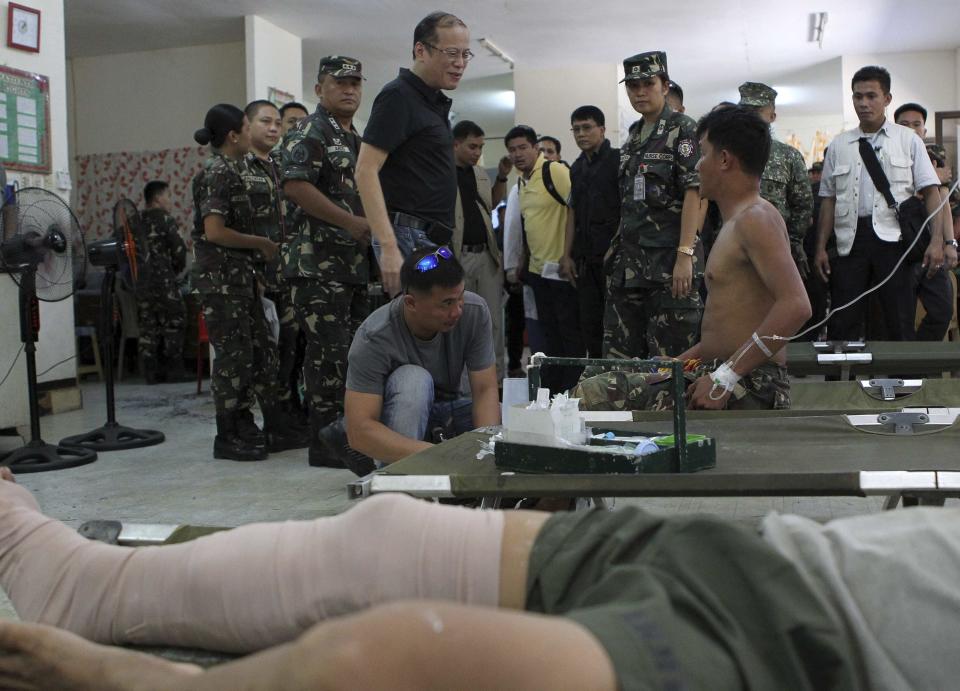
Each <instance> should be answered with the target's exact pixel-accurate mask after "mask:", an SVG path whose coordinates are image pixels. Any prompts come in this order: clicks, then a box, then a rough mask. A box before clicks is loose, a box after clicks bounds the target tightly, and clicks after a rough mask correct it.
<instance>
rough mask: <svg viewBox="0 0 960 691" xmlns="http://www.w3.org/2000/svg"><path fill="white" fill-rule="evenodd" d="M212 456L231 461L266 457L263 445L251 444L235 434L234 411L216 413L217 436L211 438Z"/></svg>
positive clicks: (259, 459) (257, 459) (256, 459)
mask: <svg viewBox="0 0 960 691" xmlns="http://www.w3.org/2000/svg"><path fill="white" fill-rule="evenodd" d="M213 457H214V458H226V459H229V460H231V461H262V460H264V459H265V458H266V457H267V450H266V449H264V448H263V447H256V446H251V445H250V444H248V443H246V442H245V441H243V439H241V438H240V436H239V435H238V434H237V419H236V415H235V414H234V413H218V414H217V436H216V438H215V439H214V440H213Z"/></svg>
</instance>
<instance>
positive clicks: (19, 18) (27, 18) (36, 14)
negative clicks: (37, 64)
mask: <svg viewBox="0 0 960 691" xmlns="http://www.w3.org/2000/svg"><path fill="white" fill-rule="evenodd" d="M7 46H9V47H10V48H18V49H19V50H29V51H31V52H33V53H39V52H40V10H35V9H33V8H32V7H25V6H23V5H18V4H17V3H15V2H11V3H10V5H9V6H8V7H7Z"/></svg>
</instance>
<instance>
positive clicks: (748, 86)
mask: <svg viewBox="0 0 960 691" xmlns="http://www.w3.org/2000/svg"><path fill="white" fill-rule="evenodd" d="M776 100H777V91H776V89H773V88H771V87H769V86H767V85H766V84H761V83H760V82H744V83H743V84H741V85H740V105H741V106H756V107H758V108H763V107H764V106H772V105H773V104H774V102H775V101H776Z"/></svg>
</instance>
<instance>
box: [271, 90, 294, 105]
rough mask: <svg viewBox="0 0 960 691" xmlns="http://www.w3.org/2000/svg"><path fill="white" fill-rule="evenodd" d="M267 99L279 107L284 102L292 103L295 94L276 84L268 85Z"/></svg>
mask: <svg viewBox="0 0 960 691" xmlns="http://www.w3.org/2000/svg"><path fill="white" fill-rule="evenodd" d="M267 100H268V101H270V103H272V104H273V105H275V106H276V107H277V108H279V107H280V106H282V105H283V104H284V103H290V101H292V100H293V94H291V93H290V92H289V91H284V90H282V89H278V88H277V87H275V86H268V87H267Z"/></svg>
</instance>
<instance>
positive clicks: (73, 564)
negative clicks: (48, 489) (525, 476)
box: [0, 481, 503, 652]
mask: <svg viewBox="0 0 960 691" xmlns="http://www.w3.org/2000/svg"><path fill="white" fill-rule="evenodd" d="M502 534H503V516H502V514H500V513H499V512H493V511H475V510H471V509H465V508H460V507H453V506H441V505H438V504H431V503H428V502H424V501H418V500H415V499H411V498H409V497H406V496H400V495H390V496H378V497H373V498H371V499H367V500H365V501H363V502H362V503H361V504H359V505H357V506H356V507H355V508H353V509H351V510H350V511H347V512H346V513H343V514H341V515H338V516H334V517H330V518H320V519H317V520H314V521H300V522H292V521H291V522H286V523H264V524H255V525H250V526H244V527H241V528H237V529H235V530H230V531H226V532H222V533H216V534H214V535H210V536H207V537H203V538H200V539H198V540H195V541H193V542H187V543H183V544H178V545H170V546H163V547H141V548H130V547H118V546H112V545H105V544H101V543H97V542H91V541H88V540H86V539H85V538H83V537H81V536H80V535H78V534H77V533H76V532H75V531H74V530H71V529H70V528H69V527H67V526H65V525H64V524H62V523H60V522H59V521H56V520H54V519H52V518H48V517H46V516H44V515H43V514H42V513H40V509H39V507H38V506H37V503H36V501H34V499H33V497H32V496H31V495H30V494H29V492H27V491H26V490H25V489H23V488H22V487H20V486H18V485H15V484H13V483H11V482H6V481H0V585H2V587H3V588H4V590H5V591H6V592H7V594H8V595H9V597H10V599H11V601H12V602H13V605H14V607H15V608H16V610H17V613H18V614H19V615H20V617H21V618H22V619H24V620H27V621H34V622H41V623H45V624H51V625H53V626H58V627H61V628H65V629H68V630H70V631H73V632H75V633H77V634H80V635H81V636H84V637H86V638H88V639H91V640H94V641H98V642H101V643H113V644H130V643H132V644H144V645H147V644H152V645H175V646H185V647H198V648H206V649H211V650H221V651H228V652H249V651H254V650H259V649H262V648H265V647H268V646H272V645H276V644H278V643H282V642H284V641H288V640H291V639H293V638H295V637H296V636H298V635H299V634H300V633H302V632H303V631H305V630H306V629H308V628H309V627H310V626H311V625H313V624H315V623H316V622H318V621H321V620H323V619H326V618H328V617H334V616H338V615H341V614H345V613H348V612H354V611H356V610H360V609H363V608H366V607H370V606H372V605H375V604H379V603H384V602H389V601H393V600H399V599H406V598H427V599H435V600H449V601H455V602H461V603H467V604H475V605H488V606H496V605H497V603H498V594H499V569H500V549H501V540H502Z"/></svg>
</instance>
